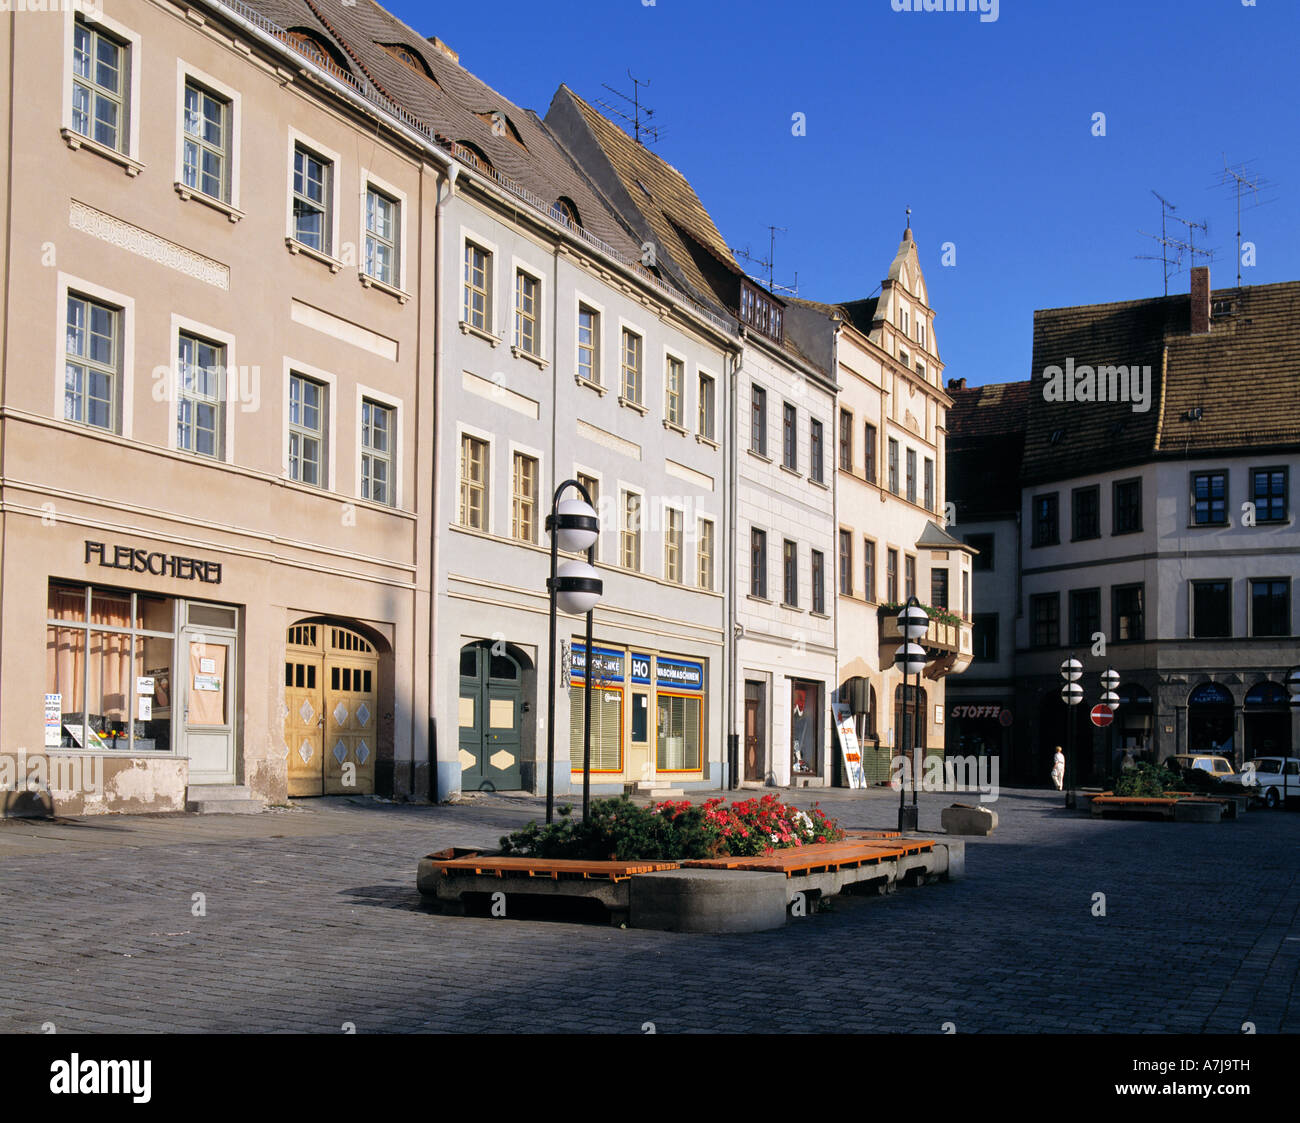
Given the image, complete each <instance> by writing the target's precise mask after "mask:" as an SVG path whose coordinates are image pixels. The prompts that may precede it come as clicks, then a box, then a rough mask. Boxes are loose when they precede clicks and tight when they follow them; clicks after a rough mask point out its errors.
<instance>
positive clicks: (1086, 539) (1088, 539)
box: [977, 534, 1101, 572]
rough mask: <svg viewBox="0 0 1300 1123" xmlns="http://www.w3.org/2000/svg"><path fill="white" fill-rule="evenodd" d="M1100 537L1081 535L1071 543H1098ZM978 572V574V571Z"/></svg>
mask: <svg viewBox="0 0 1300 1123" xmlns="http://www.w3.org/2000/svg"><path fill="white" fill-rule="evenodd" d="M1100 537H1101V535H1100V534H1081V535H1076V536H1075V537H1074V538H1071V539H1070V541H1071V543H1074V542H1095V541H1097V539H1098V538H1100ZM977 572H978V571H977Z"/></svg>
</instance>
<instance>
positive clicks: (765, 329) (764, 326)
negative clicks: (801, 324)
mask: <svg viewBox="0 0 1300 1123" xmlns="http://www.w3.org/2000/svg"><path fill="white" fill-rule="evenodd" d="M740 318H741V320H743V321H744V322H745V323H747V324H748V325H749V326H750V327H752V328H754V329H756V330H757V331H760V332H762V333H763V334H764V335H766V336H767V337H768V338H769V339H775V340H776V341H777V342H778V343H780V342H781V340H782V323H781V321H782V310H781V306H780V305H778V304H777V303H776V302H775V301H774V300H773V299H772V298H771V297H770V296H768V295H767V293H765V292H761V291H759V290H758V289H756V288H754V287H753V286H752V285H747V284H743V283H742V284H741V287H740Z"/></svg>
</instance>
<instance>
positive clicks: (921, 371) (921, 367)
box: [916, 359, 925, 379]
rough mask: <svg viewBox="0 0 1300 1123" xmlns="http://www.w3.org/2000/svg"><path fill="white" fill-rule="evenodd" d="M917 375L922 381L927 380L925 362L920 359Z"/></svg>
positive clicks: (918, 360)
mask: <svg viewBox="0 0 1300 1123" xmlns="http://www.w3.org/2000/svg"><path fill="white" fill-rule="evenodd" d="M916 373H917V374H918V375H919V376H920V377H921V378H922V379H924V378H925V364H924V363H923V362H921V360H920V359H917V360H916Z"/></svg>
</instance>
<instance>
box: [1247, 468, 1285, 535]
mask: <svg viewBox="0 0 1300 1123" xmlns="http://www.w3.org/2000/svg"><path fill="white" fill-rule="evenodd" d="M1287 482H1288V481H1287V469H1286V468H1252V469H1251V472H1250V500H1251V502H1252V503H1254V504H1255V521H1256V522H1257V523H1276V522H1285V521H1286V518H1287V495H1286V492H1287Z"/></svg>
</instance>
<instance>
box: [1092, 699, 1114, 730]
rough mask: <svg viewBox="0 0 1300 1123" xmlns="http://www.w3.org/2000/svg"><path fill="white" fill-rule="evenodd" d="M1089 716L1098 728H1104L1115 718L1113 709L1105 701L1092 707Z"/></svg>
mask: <svg viewBox="0 0 1300 1123" xmlns="http://www.w3.org/2000/svg"><path fill="white" fill-rule="evenodd" d="M1090 716H1091V717H1092V724H1093V725H1095V726H1097V727H1098V728H1099V729H1105V728H1106V726H1108V725H1109V724H1110V723H1111V722H1112V721H1114V720H1115V711H1114V710H1112V709H1111V708H1110V707H1109V706H1107V705H1106V704H1105V703H1102V704H1101V705H1100V706H1093V707H1092V714H1091V715H1090Z"/></svg>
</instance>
